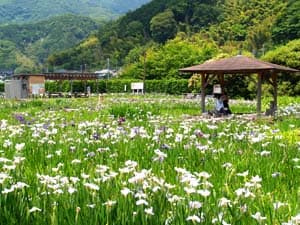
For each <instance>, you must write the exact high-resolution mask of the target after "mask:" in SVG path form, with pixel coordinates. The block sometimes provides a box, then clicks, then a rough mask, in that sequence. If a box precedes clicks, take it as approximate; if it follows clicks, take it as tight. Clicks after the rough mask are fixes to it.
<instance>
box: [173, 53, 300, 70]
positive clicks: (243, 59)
mask: <svg viewBox="0 0 300 225" xmlns="http://www.w3.org/2000/svg"><path fill="white" fill-rule="evenodd" d="M179 71H180V72H192V73H205V74H249V73H260V72H264V71H274V72H298V70H295V69H292V68H289V67H285V66H280V65H277V64H273V63H269V62H264V61H261V60H258V59H255V58H250V57H247V56H243V55H237V56H234V57H231V58H225V59H219V60H208V61H206V62H204V63H203V64H200V65H196V66H191V67H187V68H183V69H180V70H179Z"/></svg>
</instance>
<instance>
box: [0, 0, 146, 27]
mask: <svg viewBox="0 0 300 225" xmlns="http://www.w3.org/2000/svg"><path fill="white" fill-rule="evenodd" d="M148 1H149V0H130V1H123V0H98V1H97V0H89V1H85V0H78V1H73V0H51V1H44V0H36V1H16V0H5V1H0V15H1V16H0V24H1V23H12V22H34V21H37V20H44V19H46V18H50V17H53V16H58V15H63V14H69V13H72V14H76V15H82V16H90V17H94V18H101V19H102V20H103V19H105V20H107V19H110V18H114V17H116V16H117V15H120V14H123V13H125V12H127V11H128V10H132V9H135V8H137V7H138V6H140V5H142V4H144V3H146V2H148Z"/></svg>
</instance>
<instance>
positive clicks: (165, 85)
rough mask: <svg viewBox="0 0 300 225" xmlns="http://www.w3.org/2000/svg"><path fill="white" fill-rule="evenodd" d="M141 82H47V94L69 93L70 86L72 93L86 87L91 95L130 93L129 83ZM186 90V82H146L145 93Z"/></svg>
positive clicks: (170, 92)
mask: <svg viewBox="0 0 300 225" xmlns="http://www.w3.org/2000/svg"><path fill="white" fill-rule="evenodd" d="M132 82H141V81H138V80H119V79H110V80H97V81H73V85H71V82H70V81H63V82H56V81H47V82H46V91H47V92H70V91H71V86H72V91H73V92H86V90H87V87H88V86H89V87H90V88H91V92H92V93H123V92H124V93H126V92H127V93H130V92H131V83H132ZM190 91H191V90H189V88H188V80H186V79H180V80H174V79H173V80H146V81H145V92H147V93H166V94H182V93H187V92H190Z"/></svg>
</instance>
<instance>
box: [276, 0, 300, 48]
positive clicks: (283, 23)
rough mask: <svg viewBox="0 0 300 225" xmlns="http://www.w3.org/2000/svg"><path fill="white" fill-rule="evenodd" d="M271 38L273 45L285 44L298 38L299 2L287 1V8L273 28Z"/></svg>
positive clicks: (299, 36)
mask: <svg viewBox="0 0 300 225" xmlns="http://www.w3.org/2000/svg"><path fill="white" fill-rule="evenodd" d="M272 38H273V40H274V42H275V43H286V42H287V41H289V40H293V39H297V38H300V1H299V0H289V2H288V5H287V7H286V8H285V10H284V11H283V12H282V14H281V15H280V16H279V17H278V19H277V21H276V22H275V24H274V26H273V32H272Z"/></svg>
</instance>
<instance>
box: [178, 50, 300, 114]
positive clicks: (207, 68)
mask: <svg viewBox="0 0 300 225" xmlns="http://www.w3.org/2000/svg"><path fill="white" fill-rule="evenodd" d="M179 71H180V72H184V73H193V74H200V75H201V108H202V112H205V95H206V94H205V91H206V87H207V85H208V84H209V81H210V80H211V79H213V78H214V77H217V78H218V80H219V82H220V85H221V88H222V91H223V90H224V86H225V82H224V75H226V74H231V75H252V74H257V95H256V98H257V107H256V110H257V114H258V115H260V114H261V95H262V79H263V78H264V79H265V80H267V81H269V83H270V84H271V85H272V87H273V98H274V110H276V109H277V76H278V74H279V73H295V72H299V71H298V70H295V69H292V68H289V67H285V66H280V65H277V64H273V63H268V62H264V61H261V60H258V59H255V58H250V57H246V56H243V55H237V56H234V57H231V58H225V59H220V60H208V61H206V62H205V63H203V64H200V65H196V66H191V67H187V68H182V69H180V70H179Z"/></svg>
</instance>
